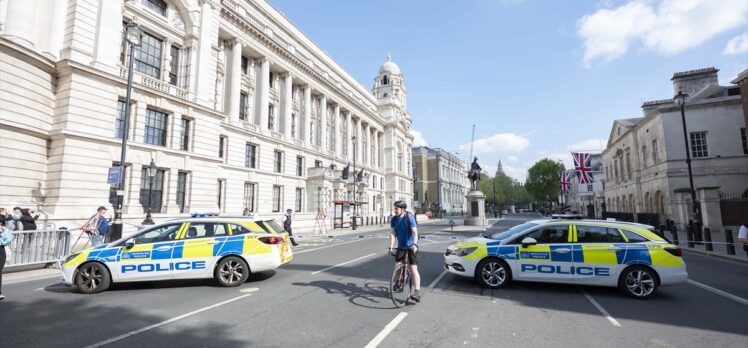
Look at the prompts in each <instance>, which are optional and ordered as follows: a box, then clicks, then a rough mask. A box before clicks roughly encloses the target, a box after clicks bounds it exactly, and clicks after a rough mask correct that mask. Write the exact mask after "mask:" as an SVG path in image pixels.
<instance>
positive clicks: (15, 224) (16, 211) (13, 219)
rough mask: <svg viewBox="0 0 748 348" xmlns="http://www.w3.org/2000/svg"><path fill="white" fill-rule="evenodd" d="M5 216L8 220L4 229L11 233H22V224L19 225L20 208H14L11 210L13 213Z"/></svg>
mask: <svg viewBox="0 0 748 348" xmlns="http://www.w3.org/2000/svg"><path fill="white" fill-rule="evenodd" d="M7 214H8V216H9V217H10V219H9V220H7V221H6V222H5V227H7V228H9V229H10V230H11V231H23V224H22V223H21V208H19V207H15V208H13V212H10V213H7Z"/></svg>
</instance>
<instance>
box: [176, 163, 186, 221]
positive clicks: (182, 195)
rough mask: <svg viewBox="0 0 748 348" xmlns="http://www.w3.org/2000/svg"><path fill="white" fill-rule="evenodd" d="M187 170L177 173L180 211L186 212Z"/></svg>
mask: <svg viewBox="0 0 748 348" xmlns="http://www.w3.org/2000/svg"><path fill="white" fill-rule="evenodd" d="M186 198H187V172H181V171H180V172H179V173H178V174H177V206H179V212H180V213H184V207H185V205H186V203H187V200H186Z"/></svg>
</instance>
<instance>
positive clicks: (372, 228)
mask: <svg viewBox="0 0 748 348" xmlns="http://www.w3.org/2000/svg"><path fill="white" fill-rule="evenodd" d="M446 223H447V220H445V219H432V220H428V221H424V222H421V223H419V225H440V224H446ZM389 230H390V224H389V223H384V224H382V225H378V224H375V225H368V226H357V227H356V230H355V231H354V230H353V229H351V228H337V229H334V230H328V232H327V233H308V232H303V233H298V234H296V233H294V238H297V239H299V241H303V240H304V239H320V238H336V237H344V236H345V237H348V236H355V235H359V236H362V237H364V236H370V235H372V234H374V233H377V234H379V233H387V232H389Z"/></svg>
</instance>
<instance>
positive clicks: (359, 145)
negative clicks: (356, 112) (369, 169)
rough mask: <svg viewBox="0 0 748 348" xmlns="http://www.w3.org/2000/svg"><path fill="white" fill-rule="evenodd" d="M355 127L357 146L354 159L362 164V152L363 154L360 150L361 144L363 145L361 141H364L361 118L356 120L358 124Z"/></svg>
mask: <svg viewBox="0 0 748 348" xmlns="http://www.w3.org/2000/svg"><path fill="white" fill-rule="evenodd" d="M356 127H357V128H358V131H357V133H358V141H357V143H358V144H356V158H358V159H359V161H361V163H363V162H364V161H363V160H364V156H363V153H364V152H363V149H362V148H361V147H362V146H361V144H363V140H364V139H363V137H364V119H363V118H359V119H358V124H357V125H356Z"/></svg>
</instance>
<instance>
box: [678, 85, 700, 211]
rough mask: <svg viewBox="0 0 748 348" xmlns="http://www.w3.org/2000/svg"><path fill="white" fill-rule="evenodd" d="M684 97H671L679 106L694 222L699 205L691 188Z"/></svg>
mask: <svg viewBox="0 0 748 348" xmlns="http://www.w3.org/2000/svg"><path fill="white" fill-rule="evenodd" d="M686 97H688V94H685V93H683V91H678V94H677V95H675V97H673V100H674V101H675V104H676V105H679V106H680V119H681V122H683V143H684V144H685V146H686V164H687V165H688V182H689V184H690V185H691V202H692V203H693V218H694V220H698V219H699V215H700V213H699V210H700V209H699V203H698V202H697V201H696V190H694V188H693V172H692V171H691V151H690V150H689V148H688V131H687V130H686V110H685V108H686Z"/></svg>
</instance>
